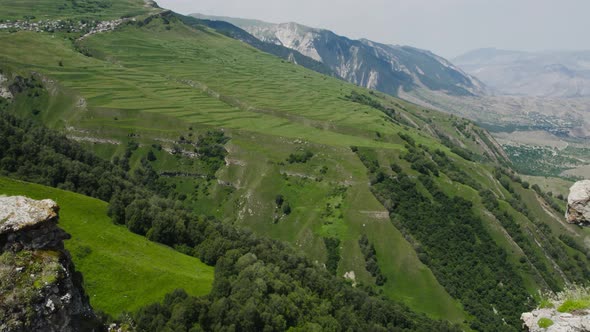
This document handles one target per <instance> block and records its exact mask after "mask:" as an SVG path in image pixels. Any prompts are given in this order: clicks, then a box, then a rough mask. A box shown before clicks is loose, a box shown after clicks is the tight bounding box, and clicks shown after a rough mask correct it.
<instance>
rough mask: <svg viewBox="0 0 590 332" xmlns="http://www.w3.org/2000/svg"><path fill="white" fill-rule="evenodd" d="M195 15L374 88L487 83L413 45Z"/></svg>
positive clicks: (466, 91)
mask: <svg viewBox="0 0 590 332" xmlns="http://www.w3.org/2000/svg"><path fill="white" fill-rule="evenodd" d="M192 16H193V17H196V18H200V19H209V20H215V21H226V22H229V23H232V24H234V25H236V26H238V27H240V28H242V29H244V30H246V31H247V32H249V33H250V34H251V35H253V36H255V37H256V38H258V39H259V40H261V41H263V42H267V43H272V44H275V45H281V46H284V47H287V48H290V49H293V50H296V51H298V52H300V53H301V54H303V55H306V56H308V57H310V58H312V59H314V60H316V61H319V62H321V63H323V64H324V65H326V66H328V67H329V68H331V69H332V70H333V71H334V72H336V73H337V75H338V76H340V77H341V78H343V79H345V80H347V81H349V82H352V83H354V84H357V85H359V86H362V87H366V88H369V89H375V90H378V91H381V92H384V93H388V94H391V95H397V94H398V92H399V90H400V89H404V90H412V89H415V88H417V87H425V88H427V89H430V90H435V91H443V92H445V93H448V94H453V95H479V94H483V93H484V92H485V87H484V86H483V85H482V84H481V83H480V82H479V81H478V80H477V79H475V78H474V77H471V76H469V75H468V74H465V73H464V72H463V71H461V70H460V69H459V68H457V67H455V66H454V65H453V64H451V63H450V62H448V61H447V60H445V59H443V58H441V57H439V56H437V55H435V54H433V53H432V52H429V51H425V50H420V49H417V48H413V47H409V46H396V45H386V44H381V43H377V42H373V41H370V40H367V39H361V40H351V39H348V38H346V37H343V36H339V35H337V34H335V33H333V32H331V31H329V30H324V29H315V28H310V27H307V26H304V25H301V24H297V23H282V24H272V23H266V22H262V21H257V20H247V19H239V18H228V17H215V16H206V15H201V14H193V15H192Z"/></svg>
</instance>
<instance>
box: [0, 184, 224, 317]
mask: <svg viewBox="0 0 590 332" xmlns="http://www.w3.org/2000/svg"><path fill="white" fill-rule="evenodd" d="M0 195H24V196H27V197H31V198H33V199H46V198H49V199H53V200H54V201H56V202H57V203H58V204H59V206H60V221H59V226H60V227H62V228H63V229H64V230H65V231H66V232H68V233H69V234H71V235H72V238H71V239H70V240H67V241H66V242H65V243H66V249H68V250H69V251H70V253H71V254H72V259H73V261H74V264H75V265H76V269H77V270H78V271H80V272H82V274H83V276H84V288H85V290H86V293H87V294H88V296H89V297H90V303H91V304H92V306H93V308H95V309H97V310H101V311H104V312H106V313H108V314H111V315H113V316H115V317H116V316H117V315H119V314H121V313H122V312H124V311H127V312H129V311H133V310H136V309H138V308H140V307H142V306H145V305H147V304H151V303H153V302H157V301H161V300H162V298H164V295H165V294H167V293H169V292H171V291H173V290H175V289H177V288H184V289H185V290H186V291H187V292H188V293H190V294H193V295H205V294H207V293H209V291H210V290H211V285H212V283H213V267H210V266H207V265H205V264H203V263H201V261H199V260H198V259H197V258H194V257H190V256H186V255H184V254H181V253H179V252H177V251H175V250H173V249H172V248H169V247H166V246H163V245H160V244H156V243H153V242H150V241H148V240H147V239H145V238H144V237H142V236H139V235H136V234H133V233H131V232H130V231H128V230H127V229H126V228H125V227H122V226H116V225H114V224H113V223H112V222H111V219H110V218H109V217H108V216H107V214H106V212H107V203H105V202H102V201H100V200H97V199H94V198H90V197H86V196H82V195H79V194H75V193H72V192H68V191H63V190H59V189H54V188H50V187H45V186H41V185H36V184H31V183H27V182H22V181H16V180H10V179H6V178H0Z"/></svg>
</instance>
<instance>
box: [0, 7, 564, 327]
mask: <svg viewBox="0 0 590 332" xmlns="http://www.w3.org/2000/svg"><path fill="white" fill-rule="evenodd" d="M1 1H2V0H0V3H2V2H1ZM40 2H42V3H43V4H44V6H50V5H49V2H48V1H46V0H44V1H41V0H40ZM47 12H48V13H51V11H47ZM1 13H2V12H1V11H0V17H1V16H2V15H1ZM33 46H34V47H33ZM80 46H82V47H84V48H86V49H88V50H89V52H90V53H91V54H92V55H93V57H87V56H84V55H82V54H80V53H78V52H77V51H76V50H75V48H74V47H73V45H72V43H71V41H70V40H67V39H64V38H63V36H59V35H50V34H43V33H30V32H18V33H14V34H9V33H1V32H0V49H1V50H2V51H1V52H0V63H2V67H3V69H5V70H6V71H8V72H10V73H14V74H21V75H29V73H30V72H31V71H35V72H37V73H39V74H40V75H42V76H43V77H48V78H51V79H52V80H55V82H56V83H54V86H55V89H54V90H55V91H57V92H58V94H57V95H54V94H50V95H48V96H46V97H44V98H47V103H49V104H50V105H54V106H53V107H47V108H46V109H43V110H42V111H41V113H40V115H39V119H40V120H41V121H43V122H44V123H46V124H48V125H50V126H51V127H53V128H58V129H65V128H69V127H74V129H76V130H80V131H79V132H74V133H76V134H77V135H80V136H91V137H99V138H109V139H116V140H118V141H120V142H122V144H121V145H109V144H93V143H84V144H85V145H86V146H88V147H89V148H90V149H92V150H93V151H95V152H96V153H98V154H99V155H100V156H101V157H103V158H105V159H110V158H112V157H113V156H115V155H121V153H122V152H123V150H124V147H125V144H126V142H127V141H128V140H129V139H130V138H129V136H130V135H131V134H133V136H134V138H133V139H134V140H137V141H138V142H139V143H140V144H141V145H142V146H141V147H140V148H139V150H138V151H137V152H136V153H134V155H133V156H132V164H137V163H138V162H139V160H140V159H141V157H142V156H144V154H146V153H147V151H148V150H149V149H150V148H149V147H150V146H151V145H152V144H154V143H158V144H162V145H164V146H167V144H168V145H169V143H164V142H165V141H166V140H177V139H178V137H179V136H180V135H183V136H185V137H187V134H188V133H189V130H188V128H189V127H194V135H195V136H197V135H198V134H199V133H202V132H203V131H206V130H207V129H210V128H221V129H223V130H224V131H225V132H226V135H228V136H229V137H231V138H232V139H231V141H230V143H229V144H227V149H228V152H229V155H228V159H230V160H231V162H229V165H227V166H226V167H223V168H222V169H221V170H220V171H219V172H218V173H217V174H216V176H217V179H216V180H213V181H206V180H203V179H199V178H192V177H175V178H170V179H168V181H170V182H171V183H174V184H175V185H176V186H177V189H178V191H180V192H182V193H184V194H186V195H187V197H188V198H187V201H186V203H187V204H191V206H192V207H194V208H195V209H196V210H197V211H198V212H201V213H204V214H207V215H214V216H216V217H218V218H220V219H223V220H226V221H228V222H236V223H238V224H240V225H241V226H244V227H247V228H250V229H252V230H254V231H255V232H256V233H258V234H262V235H264V236H269V237H272V238H275V239H280V240H285V241H288V242H290V243H292V244H293V245H294V246H296V247H298V248H300V249H301V250H302V251H303V252H304V253H306V254H307V256H308V257H310V258H311V259H312V260H314V261H318V262H320V263H321V262H325V260H326V257H327V252H326V248H325V245H324V242H323V239H322V237H337V238H339V239H340V241H341V242H340V243H341V244H340V246H341V248H340V252H341V259H340V263H339V266H338V271H337V273H338V275H339V276H343V275H344V273H346V272H349V271H354V272H355V274H356V277H357V281H359V282H360V283H361V284H365V285H373V284H374V280H373V278H372V277H371V276H370V274H369V273H368V272H367V271H366V269H365V262H364V258H363V256H362V253H361V252H360V249H359V247H358V239H359V238H360V236H361V235H363V234H366V235H367V237H368V238H369V240H370V241H371V243H374V245H375V248H376V250H377V256H378V262H379V265H380V269H381V270H382V272H383V273H384V274H385V276H386V277H387V279H388V281H387V283H386V284H385V285H384V286H383V287H380V288H378V289H377V290H378V291H382V292H383V294H384V295H386V296H388V297H390V298H393V299H396V300H400V301H403V302H404V303H406V304H408V305H409V306H410V307H411V308H412V309H413V310H416V311H419V312H424V313H427V314H429V315H430V316H433V317H438V318H445V319H448V320H451V321H453V322H457V323H461V322H463V321H464V320H466V319H467V320H468V319H469V318H468V316H467V315H466V313H465V312H464V311H463V309H462V308H461V305H460V304H459V303H457V301H456V300H455V299H453V298H452V297H451V296H450V295H449V294H448V293H447V291H446V290H445V289H444V287H442V286H441V285H440V283H439V282H438V280H437V279H436V278H435V277H434V275H433V274H432V272H431V271H430V269H429V268H428V267H427V266H425V265H424V264H422V263H421V262H420V260H419V259H418V257H417V254H416V252H415V251H414V249H413V247H412V245H411V244H410V243H409V242H408V240H406V239H405V238H404V236H403V235H402V234H401V233H400V231H399V230H398V229H397V228H396V227H395V226H394V225H393V224H392V223H391V222H390V221H389V220H388V218H387V216H386V215H384V214H383V213H384V212H386V210H385V209H384V207H383V206H382V205H381V204H380V203H378V202H377V200H376V199H375V198H374V197H373V195H372V194H371V191H370V188H369V185H368V182H369V179H368V177H367V174H366V172H367V171H366V169H365V167H364V166H363V165H362V163H361V162H360V161H359V159H358V157H357V156H356V155H355V154H354V153H353V152H351V150H350V146H353V145H354V146H367V147H372V148H375V149H376V151H378V153H379V155H381V156H386V158H383V160H384V161H386V160H398V161H399V160H400V154H401V153H402V152H404V151H405V148H404V144H405V143H404V141H402V140H401V138H400V137H399V136H398V135H397V134H398V132H404V133H406V134H407V135H409V136H411V137H412V138H413V139H414V140H415V141H416V143H417V144H423V145H424V146H426V147H428V148H431V149H433V150H434V149H441V150H443V151H445V152H447V154H449V155H451V156H454V157H453V158H455V159H457V163H458V164H459V165H460V167H461V168H462V169H463V170H465V171H466V172H467V173H468V174H469V175H471V176H472V177H473V178H474V179H475V180H476V181H477V182H478V183H480V184H481V185H482V187H484V188H491V189H492V190H493V191H494V192H495V193H496V194H498V195H500V197H503V195H508V193H507V192H506V190H504V189H503V188H501V186H500V185H499V184H498V181H496V180H495V179H494V178H493V176H492V175H491V174H490V171H491V167H489V166H485V165H483V164H482V163H472V162H468V161H464V160H462V159H459V158H458V157H456V156H455V155H454V154H452V153H450V150H449V149H448V148H447V147H445V146H443V145H442V144H440V142H439V141H437V140H436V139H434V138H433V136H434V135H433V132H434V130H435V129H436V130H437V131H442V132H445V133H446V134H447V135H449V136H450V137H452V138H453V139H454V140H455V141H456V142H461V143H460V144H459V143H457V144H459V145H464V146H466V147H467V148H469V149H470V150H473V151H476V152H478V153H480V154H482V152H483V150H484V149H483V148H482V147H481V146H480V145H479V143H477V142H475V141H473V140H471V139H468V138H465V137H463V136H461V135H460V134H458V133H457V130H456V128H455V125H454V123H455V122H457V118H454V117H452V116H449V115H445V114H442V113H438V112H434V111H428V110H423V109H422V108H420V107H417V106H415V105H411V104H409V103H406V102H403V101H401V100H398V99H395V98H392V97H388V96H384V95H383V94H380V93H374V95H373V97H372V98H375V99H376V100H378V101H379V102H380V103H382V104H383V105H386V106H388V107H391V108H394V109H395V110H396V114H398V115H399V116H400V118H403V119H404V120H403V121H401V120H396V121H397V122H395V121H394V122H392V121H391V120H390V119H386V118H385V116H384V114H383V113H382V112H380V111H379V110H377V109H373V108H370V107H368V106H365V105H361V104H358V103H353V102H351V101H349V100H347V99H346V98H345V96H346V95H349V94H350V93H351V91H353V90H354V91H357V92H358V93H362V94H368V93H369V92H368V91H366V90H364V89H361V88H358V87H356V86H354V85H351V84H348V83H345V82H343V81H340V80H336V79H333V78H329V77H326V76H322V75H319V74H316V73H313V72H310V71H308V70H306V69H304V68H301V67H299V66H296V65H293V64H291V63H287V62H284V61H281V60H280V59H278V58H275V57H273V56H270V55H268V54H264V53H261V52H259V51H257V50H254V49H252V48H250V47H249V46H246V45H245V44H243V43H241V42H238V41H235V40H232V39H229V38H226V37H224V36H221V35H219V34H216V33H214V32H212V31H210V30H208V29H196V30H195V29H191V28H187V27H186V26H183V25H181V24H179V23H177V22H174V21H173V22H171V23H169V24H166V23H165V22H164V21H163V20H160V19H156V20H154V21H152V23H150V24H148V25H145V26H143V27H138V26H134V25H128V26H124V27H122V28H121V29H119V30H117V31H115V32H111V33H104V34H98V35H94V36H92V37H90V38H87V39H85V40H84V41H83V42H82V43H81V45H80ZM23 50H26V52H25V51H23ZM60 61H62V62H63V67H61V66H59V65H58V64H59V62H60ZM80 97H83V98H84V100H85V101H86V105H87V106H86V108H85V109H83V110H80V109H79V108H76V107H74V106H72V105H77V104H78V101H79V98H80ZM29 105H30V104H29V101H27V102H24V103H23V105H22V107H20V108H19V109H18V110H16V111H18V112H19V113H21V114H22V115H27V114H29V113H30V110H29V109H28V108H27V107H28V106H29ZM27 112H28V113H27ZM80 132H82V134H80ZM168 147H169V146H168ZM304 149H309V150H311V151H312V152H314V157H313V158H311V159H310V160H309V161H308V162H307V163H304V164H288V163H286V162H285V160H286V159H287V157H288V156H289V154H291V153H296V152H298V151H302V150H304ZM156 157H157V160H156V161H155V162H153V165H154V168H155V169H156V170H158V171H184V172H189V171H198V168H197V167H196V163H194V162H192V161H191V160H188V159H187V158H183V157H174V156H171V155H169V154H167V153H165V152H163V151H156ZM400 164H401V165H402V166H403V168H404V172H407V173H409V174H411V175H412V176H416V175H417V173H416V172H414V171H412V170H410V169H409V165H408V164H407V163H406V162H405V161H401V162H400ZM323 167H327V171H326V172H324V173H325V174H324V173H322V172H320V170H321V169H322V168H323ZM217 180H219V183H218V182H217ZM437 181H438V182H439V184H440V185H441V187H442V188H443V189H444V190H445V191H447V192H448V193H449V194H451V195H460V196H462V197H465V198H466V199H469V200H471V201H473V202H474V203H475V204H476V205H475V206H476V208H481V202H478V197H479V196H478V195H477V192H476V191H474V190H473V189H471V188H468V187H466V186H463V185H460V184H457V183H453V182H452V181H450V180H449V179H448V178H446V177H445V176H441V177H440V178H439V179H437ZM197 186H198V187H197ZM341 186H344V187H346V188H347V189H346V193H345V194H343V195H334V194H333V192H334V188H337V187H341ZM278 194H282V195H283V196H284V197H285V198H286V200H287V201H288V202H289V204H290V206H291V208H292V210H293V211H292V213H291V214H290V215H288V216H283V217H281V218H280V219H279V220H278V222H276V223H275V222H274V216H275V215H276V213H277V209H276V204H275V202H274V201H275V197H276V195H278ZM526 199H527V205H529V204H531V205H532V206H537V207H538V208H536V209H535V210H534V213H535V215H537V214H539V215H542V214H543V213H544V212H543V210H542V208H541V207H539V206H538V202H536V200H535V199H534V197H528V196H527V197H526ZM328 203H329V204H330V206H331V208H330V210H328V209H327V204H328ZM66 204H67V203H66ZM101 204H103V205H101V206H103V208H102V209H103V211H104V209H106V205H104V203H102V202H101ZM535 204H536V205H535ZM336 206H338V207H337V208H336ZM63 213H64V214H65V215H64V216H63V217H64V218H63V219H64V221H63V225H64V227H68V225H67V222H66V217H67V210H66V209H65V208H64V210H63ZM103 217H104V216H103ZM483 217H484V220H486V221H488V222H489V223H490V225H491V226H490V229H492V231H491V232H493V236H494V238H495V239H496V242H497V243H499V244H500V245H501V246H502V247H504V248H506V249H507V252H508V253H509V255H508V259H509V261H510V262H511V263H512V264H513V265H515V266H516V267H517V269H518V268H519V265H518V264H519V263H518V261H519V258H520V257H521V254H520V253H519V252H518V250H517V249H518V248H515V247H514V245H512V243H511V242H510V239H509V238H508V237H507V236H506V235H504V233H503V232H502V231H503V229H502V228H501V226H499V225H497V224H492V223H494V221H493V220H492V219H489V218H487V219H486V217H485V216H483ZM539 218H541V217H539ZM541 220H542V221H543V222H545V223H548V222H553V221H551V220H549V219H547V216H545V217H544V218H543V219H541ZM106 224H108V225H109V228H108V229H111V228H112V227H115V226H113V225H110V223H109V222H108V220H105V225H106ZM553 224H556V223H554V222H553ZM105 227H106V226H105ZM552 227H555V228H557V229H558V230H560V231H563V230H561V228H563V227H562V226H561V225H559V224H556V225H555V226H552ZM112 229H113V231H114V230H115V229H118V228H112ZM72 234H74V233H73V231H72ZM69 243H71V244H68V246H70V247H71V248H72V252H73V253H77V254H76V255H77V256H79V257H82V256H84V255H86V253H87V252H88V250H87V248H86V247H84V244H79V245H77V244H76V242H75V240H71V241H69ZM147 243H148V244H149V245H150V246H153V245H154V244H151V243H149V242H147ZM96 245H98V244H96ZM96 252H97V250H94V249H92V250H91V252H90V253H89V254H87V256H86V257H87V258H78V259H79V260H80V261H81V263H80V264H78V265H79V266H80V268H81V269H82V268H85V269H87V270H86V271H88V273H86V272H85V274H86V275H88V277H87V283H88V284H89V285H90V286H92V280H90V279H91V278H94V277H92V275H93V274H95V273H97V274H98V275H99V276H102V277H103V278H106V277H107V276H105V274H104V273H102V274H101V271H95V270H92V268H91V266H84V263H83V261H84V260H85V259H90V258H92V257H93V256H95V255H96ZM141 252H143V250H142V251H141ZM149 254H150V255H151V253H149ZM146 256H147V254H146ZM182 257H184V256H182ZM75 259H76V258H75ZM186 259H188V258H186ZM174 261H177V260H168V262H174ZM122 265H123V264H122ZM182 270H183V269H175V271H176V272H175V273H180V271H182ZM519 272H520V273H522V274H523V275H524V276H528V278H525V279H526V280H527V289H529V291H530V292H531V294H534V293H535V290H536V289H535V288H539V287H540V284H538V283H535V281H534V280H533V277H532V275H533V272H531V271H525V270H524V269H520V270H519ZM163 275H164V276H160V277H165V276H166V274H165V273H164V274H163ZM131 277H132V274H130V278H131ZM96 278H98V277H96ZM172 278H174V279H177V280H185V279H182V278H183V276H172V275H171V276H170V280H172ZM178 278H180V279H178ZM146 279H148V278H146ZM97 280H98V279H95V282H98V281H97ZM130 280H131V279H130ZM148 280H149V279H148ZM129 283H131V282H129ZM170 283H172V282H171V281H170ZM94 287H95V288H94V289H98V287H99V286H97V284H94ZM195 287H196V286H195ZM118 291H119V290H111V293H110V294H118ZM162 293H163V291H162ZM108 294H109V293H108V292H106V291H105V292H104V293H103V294H102V296H104V300H102V301H103V302H108V301H114V300H112V299H108V298H107V295H108ZM160 294H161V293H160ZM98 296H99V295H97V297H98ZM139 296H141V294H140V295H139ZM154 298H155V297H154ZM156 300H158V299H156ZM112 311H116V310H112Z"/></svg>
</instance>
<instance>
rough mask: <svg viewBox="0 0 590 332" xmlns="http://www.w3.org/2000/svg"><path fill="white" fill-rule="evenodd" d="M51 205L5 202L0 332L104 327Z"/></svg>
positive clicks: (0, 209) (0, 210)
mask: <svg viewBox="0 0 590 332" xmlns="http://www.w3.org/2000/svg"><path fill="white" fill-rule="evenodd" d="M58 212H59V207H58V205H57V204H56V203H55V202H54V201H52V200H42V201H36V200H32V199H29V198H26V197H22V196H18V197H0V294H1V295H0V331H2V332H9V331H49V332H51V331H82V330H83V331H93V330H99V329H100V325H99V324H98V320H97V319H96V316H95V315H94V313H93V311H92V308H91V307H90V304H89V302H88V298H87V296H86V295H85V293H84V290H83V289H82V276H81V275H80V273H77V272H76V271H75V268H74V265H73V263H72V261H71V258H70V254H69V252H68V251H67V250H65V249H64V244H63V240H65V239H68V238H70V236H69V234H67V233H66V232H64V231H63V230H61V229H60V228H59V227H58V226H57V223H58V219H59V215H58Z"/></svg>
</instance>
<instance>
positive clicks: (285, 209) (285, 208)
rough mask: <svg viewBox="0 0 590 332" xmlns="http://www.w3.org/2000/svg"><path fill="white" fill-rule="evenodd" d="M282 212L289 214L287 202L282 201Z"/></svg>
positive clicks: (289, 209) (289, 207)
mask: <svg viewBox="0 0 590 332" xmlns="http://www.w3.org/2000/svg"><path fill="white" fill-rule="evenodd" d="M283 213H284V214H286V215H290V214H291V205H289V202H285V203H283Z"/></svg>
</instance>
